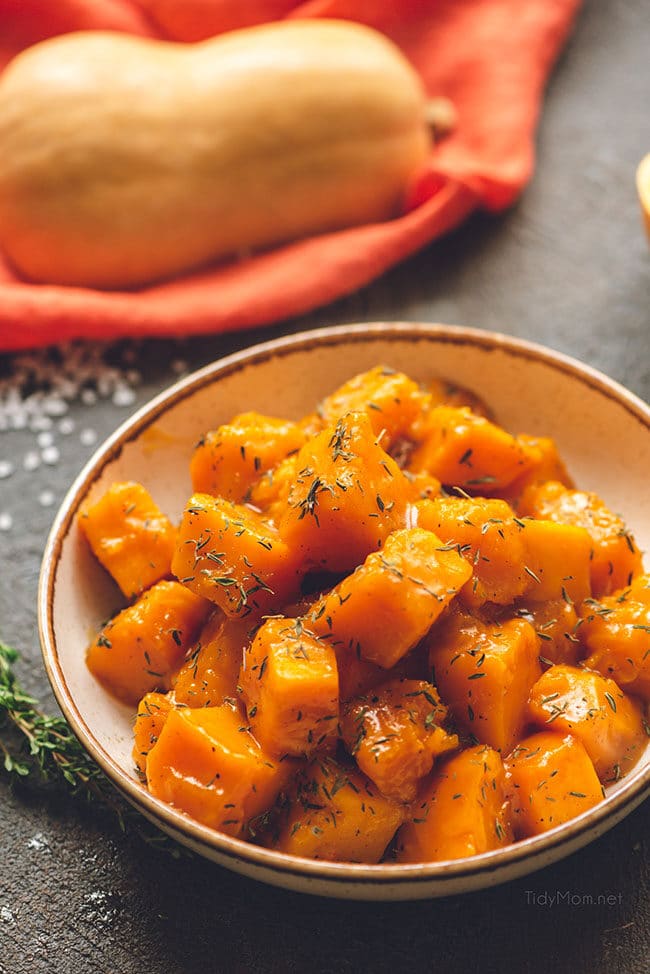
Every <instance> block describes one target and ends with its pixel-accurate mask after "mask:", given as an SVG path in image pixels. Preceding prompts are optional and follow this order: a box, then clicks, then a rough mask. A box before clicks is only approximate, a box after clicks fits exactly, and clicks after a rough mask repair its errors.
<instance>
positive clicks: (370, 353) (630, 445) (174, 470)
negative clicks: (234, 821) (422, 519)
mask: <svg viewBox="0 0 650 974" xmlns="http://www.w3.org/2000/svg"><path fill="white" fill-rule="evenodd" d="M379 362H383V363H387V364H389V365H391V366H393V367H395V368H397V369H402V370H404V371H406V372H407V373H409V374H410V375H412V376H413V377H414V378H416V379H420V380H426V379H428V378H430V377H431V376H437V375H440V376H444V377H447V378H449V379H453V380H454V381H456V382H458V383H459V384H462V385H465V386H469V387H470V388H472V389H474V390H475V391H476V392H477V393H478V394H479V395H480V396H482V397H484V398H485V399H486V400H487V402H488V403H489V404H490V405H491V406H492V408H493V409H494V411H495V414H496V417H497V420H498V421H499V422H500V423H502V424H503V425H505V426H506V427H508V428H509V429H511V430H513V431H525V432H527V433H532V434H535V433H538V434H542V433H543V434H549V435H551V436H553V437H555V439H556V440H557V443H558V445H559V448H560V451H561V453H562V455H563V456H564V457H565V459H566V460H567V462H568V465H569V468H570V471H571V473H572V474H573V476H574V477H575V479H576V481H577V482H578V483H579V484H583V485H585V486H589V487H590V488H593V489H594V490H596V491H598V492H599V493H600V494H602V496H603V497H604V498H605V499H606V501H607V502H608V504H609V505H610V506H611V507H613V508H614V510H616V511H619V512H621V513H622V514H623V515H624V516H625V518H626V520H627V521H628V524H629V525H630V527H631V529H632V530H633V532H634V533H635V535H636V537H637V540H638V542H639V544H640V546H641V548H645V549H647V548H648V547H649V546H650V507H649V505H648V502H647V475H648V470H650V408H649V407H648V406H647V405H645V404H644V403H643V402H641V401H640V400H639V399H637V398H635V397H634V396H633V395H631V394H630V393H628V392H626V391H625V390H624V389H623V388H621V387H620V386H618V385H616V384H615V383H614V382H612V381H610V380H609V379H607V378H605V377H604V376H602V375H600V374H598V373H597V372H595V371H593V370H591V369H589V368H587V367H585V366H582V365H580V364H579V363H578V362H575V361H572V360H570V359H567V358H565V357H563V356H561V355H558V354H556V353H554V352H551V351H549V350H547V349H543V348H540V347H537V346H534V345H531V344H528V343H526V342H521V341H516V340H514V339H511V338H507V337H505V336H503V335H498V334H492V333H488V332H481V331H474V330H471V329H465V328H453V327H449V326H445V325H414V324H374V325H359V326H347V327H338V328H328V329H323V330H321V331H315V332H310V333H306V334H302V335H296V336H293V337H290V338H286V339H280V340H278V341H274V342H269V343H267V344H264V345H258V346H257V347H255V348H252V349H250V350H248V351H245V352H240V353H238V354H236V355H232V356H230V357H228V358H225V359H223V360H222V361H220V362H216V363H214V364H213V365H209V366H207V367H206V368H204V369H202V370H201V371H199V372H197V373H195V374H194V375H191V376H189V377H188V378H186V379H183V380H182V381H181V382H178V383H177V384H176V385H174V386H173V387H172V388H171V389H169V390H168V391H167V392H165V393H163V394H162V395H160V396H158V398H156V399H154V400H153V402H152V403H150V405H148V406H146V407H145V408H144V409H142V410H140V412H138V413H137V414H136V415H135V416H133V417H132V418H131V419H130V420H128V422H126V423H125V424H124V425H123V426H121V427H120V429H118V430H117V432H116V433H114V435H113V436H111V437H110V439H109V440H108V441H107V442H106V443H105V444H104V445H103V446H102V447H100V449H99V450H98V451H97V452H96V453H95V455H94V457H93V458H92V459H91V460H90V462H89V463H88V464H87V466H86V467H85V469H84V470H83V471H82V473H81V474H80V475H79V477H78V478H77V480H76V481H75V483H74V484H73V485H72V487H71V489H70V491H69V493H68V495H67V497H66V498H65V500H64V502H63V505H62V507H61V510H60V511H59V513H58V515H57V517H56V520H55V522H54V526H53V528H52V532H51V535H50V538H49V540H48V543H47V547H46V549H45V556H44V560H43V568H42V574H41V581H40V604H39V622H40V630H41V640H42V645H43V656H44V660H45V666H46V668H47V672H48V675H49V678H50V680H51V683H52V686H53V688H54V692H55V694H56V696H57V699H58V701H59V704H60V705H61V709H62V710H63V713H64V714H65V716H66V717H67V719H68V720H69V722H70V724H71V726H72V728H73V730H74V731H75V733H76V734H77V736H78V737H79V739H80V740H81V742H82V744H83V745H84V747H85V748H86V749H87V750H88V752H89V753H90V754H91V755H92V757H93V758H94V760H95V761H97V763H98V764H99V765H100V766H101V768H102V769H103V770H104V771H105V773H106V774H107V775H108V777H109V778H110V779H111V781H112V782H113V783H114V784H115V785H116V787H117V788H119V790H120V791H121V792H122V793H123V794H124V795H125V796H126V798H128V800H129V801H130V802H132V804H133V805H135V806H136V807H137V808H138V809H139V810H140V811H141V812H142V813H143V814H144V815H146V816H147V817H148V818H149V819H151V820H152V821H154V822H155V823H156V824H157V825H158V826H160V828H161V829H163V830H164V831H165V832H168V833H169V834H170V835H172V836H174V838H176V839H178V841H179V842H182V843H183V844H184V845H186V846H189V847H190V848H191V849H193V850H195V851H196V852H198V853H200V854H201V855H203V856H206V857H208V858H210V859H213V860H214V861H215V862H217V863H219V864H220V865H222V866H226V867H227V868H228V869H232V870H235V871H237V872H240V873H243V874H245V875H247V876H251V877H253V878H255V879H259V880H263V881H264V882H268V883H274V884H276V885H278V886H284V887H287V888H290V889H294V890H299V891H302V892H307V893H317V894H321V895H326V896H335V897H352V898H357V899H386V900H387V899H416V898H423V897H431V896H442V895H446V894H452V893H460V892H463V891H466V890H472V889H479V888H482V887H486V886H492V885H495V884H497V883H501V882H504V881H505V880H507V879H512V878H514V877H516V876H522V875H524V874H525V873H528V872H532V871H533V870H535V869H539V868H540V867H542V866H545V865H547V864H549V863H551V862H553V861H554V860H557V859H560V858H561V857H562V856H566V855H568V854H569V853H570V852H573V851H574V850H576V849H578V848H580V847H581V846H584V845H586V843H588V842H590V841H591V840H592V839H594V838H596V837H597V836H598V835H600V834H602V833H603V832H605V831H606V830H607V829H608V828H610V827H611V826H612V825H614V824H615V823H616V822H618V821H620V819H622V818H623V817H624V816H625V815H627V813H628V812H630V811H631V810H632V809H633V808H634V807H635V806H636V805H638V804H639V802H641V801H642V800H643V798H644V797H645V796H646V795H647V794H648V792H649V791H650V752H646V755H645V756H644V758H643V759H642V760H641V762H640V763H639V765H638V766H637V768H636V770H634V772H633V773H632V774H629V775H628V776H627V777H626V778H624V779H623V780H622V781H621V782H619V783H618V784H617V785H615V786H614V787H613V788H612V789H611V790H610V791H609V793H608V795H607V798H606V799H605V800H604V801H603V802H602V804H601V805H599V806H598V807H597V808H595V809H593V810H591V811H589V812H586V813H584V814H583V815H581V816H580V817H579V818H576V819H574V820H573V821H572V822H570V823H568V824H567V825H564V826H561V827H558V828H555V829H553V830H552V831H550V832H547V833H546V834H545V835H543V836H539V837H536V838H533V839H528V840H526V841H524V842H520V843H518V844H516V845H513V846H510V847H508V848H506V849H504V850H500V851H498V852H492V853H487V854H485V855H481V856H476V857H474V858H471V859H463V860H458V861H454V862H439V863H432V864H422V865H379V866H360V865H349V864H345V863H323V862H315V861H311V860H307V859H298V858H294V857H291V856H286V855H282V854H280V853H277V852H272V851H269V850H267V849H261V848H257V847H255V846H252V845H249V844H247V843H246V842H242V841H239V840H237V839H232V838H230V837H228V836H225V835H221V834H220V833H218V832H215V831H212V830H211V829H209V828H206V827H204V826H202V825H199V824H197V823H196V822H194V821H192V820H191V819H189V818H188V817H187V816H185V815H183V814H182V813H180V812H178V811H176V810H175V809H173V808H171V807H169V806H167V805H165V804H163V803H162V802H161V801H159V800H157V799H156V798H154V797H152V796H151V795H149V794H148V793H147V792H146V790H145V789H144V788H143V786H142V785H141V784H139V782H138V780H137V778H136V776H135V774H134V773H133V765H132V760H131V747H132V736H131V728H132V722H133V716H134V714H133V709H132V708H129V707H126V706H123V705H121V704H119V703H117V702H116V701H115V700H113V699H112V698H111V697H109V696H108V694H106V693H105V692H104V691H103V690H102V688H101V687H100V686H99V685H98V684H97V683H96V682H95V681H94V680H93V678H92V677H91V675H90V673H89V672H88V670H87V669H86V666H85V663H84V653H85V648H86V645H87V643H88V641H89V638H90V635H91V634H92V633H94V632H96V630H97V627H98V625H99V623H100V621H101V620H103V619H105V618H106V617H107V616H108V615H109V614H110V613H111V612H112V611H114V610H115V609H116V608H117V607H118V606H119V605H120V598H119V594H118V592H117V590H116V589H115V587H114V586H113V584H112V583H111V582H110V580H109V579H108V578H107V576H106V574H105V573H104V571H103V570H102V569H101V568H100V567H99V565H98V564H97V563H96V562H95V560H94V558H93V557H92V555H91V554H90V551H89V549H88V547H87V545H86V544H85V543H84V542H83V541H82V539H81V537H80V535H79V532H78V530H77V526H76V523H75V515H76V513H77V511H78V509H79V506H80V504H81V503H82V501H83V500H84V499H85V498H86V496H87V495H88V494H99V493H101V492H102V491H103V490H104V489H105V488H106V487H107V486H108V485H109V484H110V483H111V482H112V481H113V480H126V479H129V480H131V479H133V480H139V481H141V482H142V483H143V484H144V485H145V486H146V487H147V488H149V490H150V491H151V492H152V493H153V495H154V497H155V498H156V500H157V502H158V503H159V504H160V506H161V507H162V508H163V509H164V510H166V511H167V512H168V513H169V514H170V515H172V516H177V515H178V514H179V513H180V511H181V510H182V507H183V505H184V503H185V501H186V499H187V497H188V496H189V494H190V480H189V473H188V459H189V456H190V452H191V450H192V447H193V445H194V444H195V443H196V441H197V440H198V438H199V436H200V435H201V433H203V432H204V431H205V430H206V429H207V428H211V427H214V426H217V425H218V424H220V423H223V422H226V421H227V420H229V419H230V417H231V416H232V415H233V414H234V413H237V412H242V411H244V410H248V409H256V410H259V411H261V412H268V413H271V414H275V415H279V416H289V417H295V418H297V417H299V416H301V415H302V414H304V413H306V412H308V411H310V410H311V409H312V407H313V405H314V403H315V402H316V401H317V400H318V399H320V398H321V397H322V396H324V395H325V394H326V393H328V392H330V391H331V390H332V389H333V388H334V387H335V386H337V385H338V384H339V383H341V382H342V381H344V380H345V379H347V378H349V377H350V376H351V375H353V374H354V373H356V372H359V371H361V370H363V369H366V368H368V367H370V366H372V365H375V364H377V363H379Z"/></svg>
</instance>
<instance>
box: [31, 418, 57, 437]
mask: <svg viewBox="0 0 650 974" xmlns="http://www.w3.org/2000/svg"><path fill="white" fill-rule="evenodd" d="M53 426H54V423H53V422H52V419H51V418H50V417H49V416H34V418H33V419H31V420H30V423H29V428H30V430H31V431H32V432H33V433H38V432H41V431H42V432H45V431H47V430H51V429H52V427H53Z"/></svg>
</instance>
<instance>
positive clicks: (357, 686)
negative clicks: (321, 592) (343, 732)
mask: <svg viewBox="0 0 650 974" xmlns="http://www.w3.org/2000/svg"><path fill="white" fill-rule="evenodd" d="M305 624H306V625H307V626H310V625H311V622H310V621H309V620H308V619H307V620H306V622H305ZM321 638H323V637H321ZM328 641H329V640H328ZM332 645H333V648H334V652H335V654H336V665H337V667H338V671H339V701H340V703H345V702H346V701H348V700H350V699H351V698H352V697H358V696H359V694H361V693H367V692H368V691H369V690H373V689H374V688H375V687H377V686H379V684H380V683H383V682H384V680H385V679H386V670H385V669H383V668H382V667H381V666H377V665H376V664H375V663H369V662H368V660H365V659H362V658H361V657H360V656H357V654H356V652H354V653H351V652H350V650H349V648H348V647H347V646H343V645H341V644H339V643H336V642H334V643H333V644H332Z"/></svg>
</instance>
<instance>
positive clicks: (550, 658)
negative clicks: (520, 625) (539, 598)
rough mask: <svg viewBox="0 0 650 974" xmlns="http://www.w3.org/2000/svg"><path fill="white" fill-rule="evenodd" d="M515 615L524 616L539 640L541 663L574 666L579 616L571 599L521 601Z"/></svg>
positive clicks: (579, 652) (578, 652)
mask: <svg viewBox="0 0 650 974" xmlns="http://www.w3.org/2000/svg"><path fill="white" fill-rule="evenodd" d="M517 615H520V616H521V617H522V618H524V619H527V620H528V621H529V622H530V624H531V625H532V627H533V629H534V630H535V632H536V633H537V638H538V639H539V640H540V645H539V657H540V660H541V662H542V663H546V665H550V664H553V663H569V664H570V665H574V664H575V663H577V662H578V660H579V659H580V657H581V656H582V645H581V642H580V639H579V638H578V630H579V629H580V625H581V624H580V619H579V618H578V613H577V612H576V607H575V605H574V603H573V602H571V601H570V600H569V601H567V600H566V599H557V600H553V601H550V602H532V601H530V602H525V601H524V602H522V603H520V604H519V606H518V608H517Z"/></svg>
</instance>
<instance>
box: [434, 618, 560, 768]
mask: <svg viewBox="0 0 650 974" xmlns="http://www.w3.org/2000/svg"><path fill="white" fill-rule="evenodd" d="M429 640H430V642H429V645H430V651H429V662H430V664H431V667H432V673H434V674H435V675H434V677H433V679H435V681H436V685H437V687H438V689H439V691H440V694H441V696H442V699H443V700H444V701H445V703H446V704H448V705H449V707H450V709H451V712H452V714H453V716H454V718H455V719H456V721H457V722H458V724H459V725H460V726H461V727H463V728H464V729H465V730H466V731H467V732H468V733H470V734H473V735H474V737H476V738H477V740H479V741H481V742H482V743H484V744H489V745H490V746H491V747H493V748H495V749H496V750H498V751H501V752H502V753H504V754H505V753H507V752H508V751H509V750H510V749H511V747H512V746H513V745H514V744H515V742H516V741H517V740H518V739H519V738H520V737H521V733H522V730H523V728H524V724H525V721H526V705H527V702H528V695H529V693H530V689H531V687H532V686H533V684H534V683H535V681H536V680H537V679H538V678H539V676H540V675H541V666H540V663H539V658H538V657H539V643H538V640H537V636H536V635H535V630H534V629H533V627H532V626H531V625H530V623H529V622H527V621H526V620H525V619H507V620H505V621H503V622H500V623H489V622H483V621H481V620H479V619H476V618H474V617H473V616H470V615H465V614H464V613H460V612H456V613H453V614H451V615H450V616H449V617H448V618H447V619H446V620H445V621H444V623H442V624H441V625H440V626H439V627H436V628H435V629H434V630H433V632H432V633H431V635H430V637H429Z"/></svg>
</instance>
